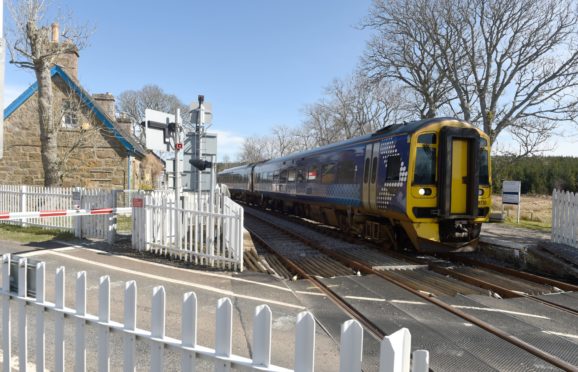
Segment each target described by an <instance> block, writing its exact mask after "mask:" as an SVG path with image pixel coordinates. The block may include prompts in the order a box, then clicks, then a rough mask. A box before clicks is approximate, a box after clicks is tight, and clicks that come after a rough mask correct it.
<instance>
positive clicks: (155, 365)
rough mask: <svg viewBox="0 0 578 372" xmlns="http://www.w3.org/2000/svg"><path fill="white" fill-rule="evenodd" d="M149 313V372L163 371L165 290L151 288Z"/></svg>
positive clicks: (162, 288)
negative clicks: (150, 337)
mask: <svg viewBox="0 0 578 372" xmlns="http://www.w3.org/2000/svg"><path fill="white" fill-rule="evenodd" d="M152 302H153V303H152V311H151V336H152V338H153V340H152V342H151V371H162V370H163V351H164V346H163V343H162V342H157V340H158V341H162V340H163V339H164V338H165V288H164V287H163V286H158V287H154V288H153V301H152Z"/></svg>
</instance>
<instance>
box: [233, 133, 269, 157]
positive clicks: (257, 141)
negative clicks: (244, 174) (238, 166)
mask: <svg viewBox="0 0 578 372" xmlns="http://www.w3.org/2000/svg"><path fill="white" fill-rule="evenodd" d="M267 142H268V139H267V138H266V137H247V138H245V140H244V141H243V149H242V150H241V154H240V155H239V161H240V162H243V163H255V162H258V161H263V160H267V159H270V158H271V157H270V156H269V151H268V148H269V144H268V143H267Z"/></svg>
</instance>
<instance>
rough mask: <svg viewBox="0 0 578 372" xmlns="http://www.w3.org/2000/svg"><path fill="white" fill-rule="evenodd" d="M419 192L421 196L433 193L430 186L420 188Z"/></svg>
mask: <svg viewBox="0 0 578 372" xmlns="http://www.w3.org/2000/svg"><path fill="white" fill-rule="evenodd" d="M417 193H418V194H420V195H421V196H424V195H431V189H428V188H423V189H419V190H418V191H417Z"/></svg>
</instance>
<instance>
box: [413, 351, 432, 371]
mask: <svg viewBox="0 0 578 372" xmlns="http://www.w3.org/2000/svg"><path fill="white" fill-rule="evenodd" d="M412 355H413V362H412V365H411V372H427V371H428V370H429V351H427V350H416V351H414V352H413V354H412Z"/></svg>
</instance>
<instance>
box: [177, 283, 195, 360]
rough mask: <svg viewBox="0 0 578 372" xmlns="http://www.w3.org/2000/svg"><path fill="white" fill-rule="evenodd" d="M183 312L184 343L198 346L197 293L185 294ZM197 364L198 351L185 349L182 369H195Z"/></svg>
mask: <svg viewBox="0 0 578 372" xmlns="http://www.w3.org/2000/svg"><path fill="white" fill-rule="evenodd" d="M182 314H183V315H182V317H183V319H182V323H181V324H182V330H181V335H182V338H183V339H182V345H183V346H186V347H192V348H194V347H196V346H197V295H196V294H195V293H194V292H188V293H185V295H184V296H183V311H182ZM196 364H197V359H196V353H195V352H194V351H188V350H183V355H182V357H181V370H182V371H194V370H195V368H196Z"/></svg>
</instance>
